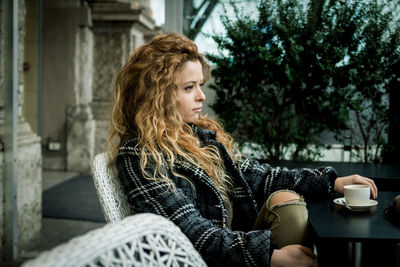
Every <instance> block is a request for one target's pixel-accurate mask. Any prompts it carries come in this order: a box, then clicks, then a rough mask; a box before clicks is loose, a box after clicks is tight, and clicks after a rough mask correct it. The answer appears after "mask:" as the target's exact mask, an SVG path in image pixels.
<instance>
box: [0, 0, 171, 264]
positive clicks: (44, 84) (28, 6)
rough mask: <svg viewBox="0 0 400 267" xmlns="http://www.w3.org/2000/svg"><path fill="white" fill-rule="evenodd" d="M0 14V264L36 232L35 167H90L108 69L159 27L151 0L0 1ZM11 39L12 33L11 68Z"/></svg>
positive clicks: (108, 86)
mask: <svg viewBox="0 0 400 267" xmlns="http://www.w3.org/2000/svg"><path fill="white" fill-rule="evenodd" d="M14 2H17V5H14V6H13V4H14ZM15 8H16V9H17V10H16V12H14V14H17V18H18V20H17V22H15V21H13V20H12V18H11V13H13V12H12V11H15ZM10 12H11V13H10ZM0 21H1V22H0V23H1V25H0V26H1V27H0V41H1V43H0V45H1V46H0V164H1V166H0V200H1V201H0V240H1V242H0V251H1V252H2V255H0V261H2V260H4V259H5V258H10V257H11V256H10V255H12V253H10V251H11V250H13V248H14V249H15V247H14V246H15V244H17V251H18V254H23V253H24V252H26V251H29V250H31V249H33V248H34V247H35V245H36V244H35V240H38V239H39V238H38V237H39V234H40V230H41V217H42V206H41V205H42V204H41V203H42V169H47V170H60V171H64V170H69V171H78V172H84V173H89V172H90V167H91V162H92V160H93V158H94V156H95V155H96V154H97V153H100V152H102V151H104V150H105V149H106V139H107V132H108V125H109V114H110V112H109V111H110V100H111V90H112V81H113V78H114V76H115V75H116V73H117V72H118V71H119V69H120V68H121V67H122V66H123V64H124V63H125V62H126V60H127V59H128V57H129V55H130V53H131V52H132V51H133V50H134V49H135V48H136V47H138V46H139V45H141V44H143V43H144V42H145V41H147V40H149V39H151V38H152V37H153V36H154V35H155V34H157V33H160V32H162V31H163V30H162V29H161V28H160V27H158V26H156V24H155V20H154V18H153V17H152V11H151V0H141V1H129V0H26V1H24V0H18V1H1V7H0ZM12 25H14V26H17V27H18V31H17V33H16V32H15V31H14V30H13V29H12V28H11V27H10V26H12ZM13 34H14V35H13ZM15 34H16V35H15ZM12 36H17V37H18V38H17V39H18V44H17V45H14V49H16V51H17V55H15V57H14V59H15V58H16V59H17V63H16V65H17V71H14V73H13V72H12V71H10V66H11V65H12V64H11V63H12V59H13V58H12V57H11V53H12V50H10V49H11V48H12V47H11V46H12V44H11V42H10V38H12ZM14 77H18V81H17V83H16V86H12V85H11V84H12V82H13V78H14ZM14 82H15V81H14ZM13 88H14V89H13ZM15 88H17V89H15ZM13 90H14V91H16V100H15V101H14V100H13V99H12V97H11V98H10V94H12V93H13V92H14V91H13ZM13 101H14V102H15V103H16V106H17V107H16V111H15V112H12V111H11V113H10V106H12V104H13V103H14V102H13ZM13 118H16V119H14V121H17V123H16V124H15V123H14V124H13V123H12V121H13V120H12V119H13ZM10 119H11V120H10ZM13 134H16V136H14V139H16V143H17V145H16V149H15V150H14V152H15V153H14V154H13V153H11V154H10V153H8V152H9V151H10V150H12V149H13V147H12V145H11V143H9V140H11V139H12V137H13ZM10 138H11V139H10ZM14 155H16V157H17V160H16V164H14V163H13V159H12V157H13V156H14ZM13 168H14V173H13ZM15 172H16V174H15ZM15 177H17V180H16V179H15ZM10 188H11V189H13V188H14V189H13V190H11V191H12V192H10ZM14 196H15V201H14ZM15 231H16V232H17V233H18V234H17V235H15V234H13V233H14V232H15ZM15 239H16V240H15Z"/></svg>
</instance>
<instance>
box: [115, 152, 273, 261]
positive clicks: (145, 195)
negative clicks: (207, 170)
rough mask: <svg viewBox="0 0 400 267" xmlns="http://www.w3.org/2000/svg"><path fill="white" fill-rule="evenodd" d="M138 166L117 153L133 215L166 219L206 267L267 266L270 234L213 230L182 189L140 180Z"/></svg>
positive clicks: (128, 154)
mask: <svg viewBox="0 0 400 267" xmlns="http://www.w3.org/2000/svg"><path fill="white" fill-rule="evenodd" d="M139 162H140V161H139V157H138V156H137V155H136V154H135V153H133V152H132V151H129V150H125V151H124V150H123V149H122V150H121V149H120V153H119V155H118V157H117V170H118V177H119V179H120V180H121V183H122V185H123V187H124V190H125V193H126V194H127V197H128V201H129V204H130V207H131V209H132V211H133V212H135V213H140V212H150V213H155V214H159V215H162V216H164V217H166V218H168V219H170V220H171V221H172V222H174V223H175V224H176V225H177V226H178V227H180V229H181V230H182V232H183V233H184V234H185V235H186V236H187V237H188V238H189V239H190V241H191V242H192V243H193V245H194V247H195V248H196V250H197V251H199V253H200V254H201V255H202V257H203V259H204V260H205V261H206V262H207V264H208V265H209V266H218V265H224V266H225V265H226V266H269V265H270V257H271V254H272V249H271V250H270V237H271V232H270V231H268V230H257V231H250V232H242V231H231V230H230V229H227V228H221V227H217V226H215V225H214V224H213V223H212V221H211V220H208V219H206V218H204V217H203V216H202V215H201V214H200V212H199V210H198V209H197V208H196V206H195V204H194V201H193V198H192V197H191V196H190V194H189V195H186V194H185V192H187V190H184V189H185V188H183V187H178V186H177V188H176V189H177V190H176V192H173V191H171V190H170V188H169V187H168V185H167V183H164V182H160V181H155V180H149V179H146V178H144V177H143V175H142V172H141V171H140V165H139V164H140V163H139ZM179 186H181V184H179ZM211 208H212V207H211Z"/></svg>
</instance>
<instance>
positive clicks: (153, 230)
mask: <svg viewBox="0 0 400 267" xmlns="http://www.w3.org/2000/svg"><path fill="white" fill-rule="evenodd" d="M57 266H59V267H75V266H109V267H117V266H165V267H167V266H168V267H170V266H176V267H178V266H186V267H197V266H199V267H203V266H204V267H206V266H207V265H206V264H205V262H204V261H203V259H202V258H201V256H200V254H199V253H198V252H197V251H196V250H195V249H194V247H193V245H192V243H190V241H189V239H188V238H187V237H186V236H185V235H184V234H183V233H182V232H181V230H180V229H179V227H177V226H176V225H175V224H174V223H173V222H171V221H170V220H168V219H166V218H164V217H162V216H160V215H155V214H151V213H141V214H136V215H131V216H128V217H126V218H124V219H122V220H121V221H117V222H115V223H109V224H106V225H104V226H103V227H101V228H98V229H95V230H92V231H90V232H88V233H86V234H85V235H82V236H78V237H75V238H73V239H71V240H70V241H68V242H67V243H64V244H61V245H58V246H57V247H55V248H53V249H51V250H49V251H45V252H42V253H41V254H40V255H39V256H38V257H36V258H34V259H32V260H29V261H27V262H25V263H24V264H23V265H22V267H57Z"/></svg>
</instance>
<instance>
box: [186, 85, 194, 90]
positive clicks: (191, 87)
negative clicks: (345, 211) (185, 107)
mask: <svg viewBox="0 0 400 267" xmlns="http://www.w3.org/2000/svg"><path fill="white" fill-rule="evenodd" d="M192 89H193V85H190V86H186V87H185V90H192Z"/></svg>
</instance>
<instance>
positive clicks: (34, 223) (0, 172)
mask: <svg viewBox="0 0 400 267" xmlns="http://www.w3.org/2000/svg"><path fill="white" fill-rule="evenodd" d="M3 4H4V2H2V6H1V7H0V14H1V16H0V18H1V20H0V21H1V25H0V26H1V32H0V40H1V43H0V45H1V47H0V51H1V52H0V53H1V54H0V59H1V61H0V141H1V142H0V163H1V165H0V200H1V201H0V238H1V242H0V243H1V244H0V251H1V252H2V253H1V255H0V261H2V260H3V259H4V254H3V252H4V250H5V249H4V248H5V246H6V245H7V244H4V242H5V240H6V239H5V236H6V234H8V233H6V232H5V227H6V224H7V223H8V224H9V222H8V221H7V219H9V218H6V217H5V205H6V204H5V203H6V202H11V201H12V199H5V196H6V194H5V190H7V189H6V188H5V186H4V185H5V180H6V179H10V177H6V175H7V174H6V173H5V160H4V157H5V153H4V150H3V148H4V149H5V150H6V151H7V149H8V146H7V144H4V142H3V141H4V139H5V138H4V137H5V136H4V128H5V124H4V109H5V105H6V104H8V103H5V90H6V84H5V80H6V77H5V75H6V73H5V69H6V68H8V67H9V66H5V64H6V63H5V61H4V58H5V56H6V54H5V52H4V50H5V45H6V44H5V42H6V40H5V31H6V30H7V29H6V28H5V27H4V25H5V19H6V18H5V16H4V13H3V12H4V7H5V5H3ZM18 8H19V9H18V29H19V31H18V55H19V58H18V78H19V80H18V92H17V103H18V108H17V113H18V114H16V115H17V117H18V126H17V129H18V136H17V144H18V145H17V177H18V185H17V214H18V215H17V226H18V251H19V254H23V253H24V252H26V251H29V250H31V249H32V248H34V247H35V245H36V242H37V241H38V240H39V234H40V229H41V217H42V190H41V187H42V157H41V147H40V138H39V137H38V136H37V135H36V134H34V133H33V132H32V130H31V128H30V126H29V125H28V124H27V123H26V122H25V120H24V117H23V116H22V105H23V103H24V97H23V95H24V86H23V84H24V83H23V75H22V72H23V70H22V66H23V62H24V58H23V55H24V37H25V14H26V9H25V1H24V0H20V1H19V6H18ZM7 242H9V241H7Z"/></svg>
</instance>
